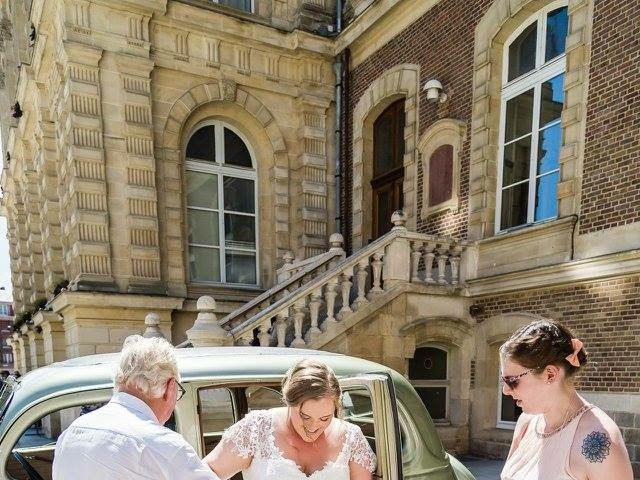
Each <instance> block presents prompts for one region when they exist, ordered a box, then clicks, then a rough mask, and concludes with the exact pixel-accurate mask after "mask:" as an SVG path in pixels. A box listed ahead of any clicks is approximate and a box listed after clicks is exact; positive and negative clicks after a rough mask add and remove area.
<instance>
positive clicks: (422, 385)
mask: <svg viewBox="0 0 640 480" xmlns="http://www.w3.org/2000/svg"><path fill="white" fill-rule="evenodd" d="M448 359H449V354H448V352H447V351H446V350H444V349H442V348H439V347H420V348H416V351H415V353H414V354H413V358H411V359H409V380H410V381H411V383H412V384H413V386H414V387H415V389H416V391H417V392H418V395H419V396H420V398H421V399H422V402H423V403H424V404H425V406H426V407H427V410H428V411H429V414H430V415H431V418H432V419H433V420H435V421H438V420H440V421H445V420H446V419H447V418H448V413H449V405H448V404H449V362H448Z"/></svg>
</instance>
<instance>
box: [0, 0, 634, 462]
mask: <svg viewBox="0 0 640 480" xmlns="http://www.w3.org/2000/svg"><path fill="white" fill-rule="evenodd" d="M17 5H18V4H17V3H13V2H3V4H2V15H3V17H2V24H1V25H2V32H3V39H4V46H5V48H4V51H3V52H0V55H1V56H2V65H3V66H4V67H3V71H4V72H5V73H4V75H5V79H6V80H5V88H4V90H3V100H2V101H3V102H4V103H3V105H5V106H6V107H7V108H8V106H10V105H12V106H14V107H15V104H16V102H17V103H18V104H19V107H20V113H21V115H16V109H15V108H14V116H15V117H17V118H13V119H12V120H11V121H9V120H7V119H5V118H4V117H3V120H2V121H3V122H4V123H3V129H2V135H3V145H5V148H6V150H7V152H8V156H7V161H6V162H5V167H4V170H3V173H2V188H3V199H2V205H3V209H4V213H5V215H6V216H7V218H8V221H9V222H8V223H9V240H10V245H11V265H12V281H13V288H14V292H15V301H14V307H15V310H16V313H18V314H22V313H24V314H26V316H23V317H21V318H24V319H26V320H25V322H24V323H23V324H21V325H20V326H19V328H18V329H17V331H16V332H14V334H13V337H12V340H11V343H12V346H13V348H14V352H15V353H16V368H18V369H20V370H28V369H30V368H34V367H37V366H39V365H40V364H41V363H43V364H46V363H50V362H52V361H56V360H59V359H62V358H65V357H69V356H77V355H84V354H89V353H99V352H105V351H113V350H116V349H118V347H119V345H120V344H121V341H122V339H123V338H124V337H125V336H126V335H128V334H130V333H133V332H140V331H141V330H142V329H143V328H144V323H143V319H144V317H145V315H146V313H147V312H149V311H153V312H155V313H157V318H159V328H160V330H161V331H162V332H163V333H164V335H165V336H167V337H168V338H171V339H172V341H173V342H174V343H176V344H178V343H181V342H183V340H185V339H187V337H188V339H189V341H191V343H193V344H194V345H197V344H199V343H201V340H200V339H201V336H198V335H200V334H201V333H202V332H204V331H206V330H207V329H209V333H210V334H211V336H217V337H216V338H217V340H218V341H219V342H222V343H225V342H229V343H236V344H251V345H257V344H259V345H269V344H272V345H273V344H277V345H280V346H289V345H290V346H307V347H313V348H321V349H330V350H334V351H341V352H345V353H350V354H354V355H358V356H362V357H367V358H371V359H373V360H376V361H379V362H382V363H385V364H387V365H390V366H392V367H393V368H396V369H397V370H399V371H401V372H403V373H405V374H406V375H407V376H408V377H409V378H410V379H411V380H412V382H413V383H414V385H415V386H416V388H417V389H418V391H419V393H420V395H421V396H422V398H423V399H424V401H425V403H426V404H427V406H428V408H429V409H430V412H431V414H432V417H433V418H434V419H435V420H436V423H437V425H438V428H439V430H440V433H441V437H442V438H443V440H444V443H445V446H446V447H447V448H449V449H451V450H455V451H457V452H474V453H478V454H483V455H488V456H495V457H503V456H505V454H506V451H507V448H508V445H509V442H510V439H511V436H512V434H513V427H514V424H515V419H516V418H517V415H518V411H517V408H515V406H514V405H513V404H512V403H510V401H509V399H508V398H506V397H503V396H502V394H501V391H500V386H499V365H498V356H497V352H498V348H499V346H500V344H501V343H502V342H503V341H504V340H505V339H506V338H507V337H508V336H509V334H510V333H511V332H512V331H513V330H515V329H516V328H517V327H518V326H520V325H522V324H525V323H527V322H529V321H531V320H532V319H536V318H541V317H544V318H553V319H557V320H560V321H562V322H564V323H566V324H568V325H569V326H570V327H572V328H574V329H575V331H576V332H577V334H578V335H579V336H580V337H581V338H582V339H583V340H584V342H585V344H586V345H587V347H588V350H589V352H590V355H591V359H592V365H591V366H589V367H588V368H587V369H586V371H585V373H584V375H583V376H582V378H581V384H580V388H581V392H582V393H583V394H584V395H585V396H586V397H587V398H588V399H589V400H591V401H593V402H595V403H597V404H598V405H600V406H601V407H603V408H604V409H605V410H607V411H609V412H610V413H611V414H612V415H613V417H614V418H615V419H616V420H617V421H618V423H619V424H620V426H621V427H622V430H623V433H624V435H625V439H626V441H627V443H628V446H629V452H630V455H631V458H632V461H633V462H634V468H635V469H636V470H635V471H636V474H637V475H638V474H639V473H640V471H639V470H638V468H639V467H638V465H639V462H640V457H639V456H638V455H640V451H639V448H640V441H639V437H638V435H639V433H640V402H639V400H638V396H637V389H638V380H637V379H638V372H639V371H640V364H639V363H638V360H637V359H638V358H639V357H640V356H639V355H638V353H639V350H640V343H639V341H638V338H640V336H639V334H640V318H639V315H640V303H639V302H638V294H639V293H640V253H639V252H640V213H639V212H640V190H639V188H638V185H640V165H639V164H638V162H637V160H636V159H637V156H638V153H640V145H639V143H638V140H637V138H640V137H639V135H638V134H639V133H640V132H639V131H638V130H639V128H640V127H639V125H638V122H637V121H636V119H637V113H638V105H639V102H640V91H638V88H639V87H638V85H640V82H638V78H637V77H638V72H640V69H639V68H638V67H639V66H640V65H639V63H640V56H639V55H640V48H639V47H638V45H637V42H635V41H634V38H635V36H636V35H635V33H634V32H637V27H638V22H637V18H639V17H640V15H638V14H639V13H640V11H639V10H640V6H639V4H638V2H622V3H620V2H607V1H604V0H602V1H601V0H570V1H562V0H557V1H556V0H554V1H547V0H544V1H543V0H482V1H475V2H468V1H467V2H464V1H461V0H421V1H412V0H395V1H375V0H352V1H347V2H346V4H345V6H344V7H345V8H344V11H343V12H342V15H341V17H342V18H341V20H342V22H343V23H342V24H341V22H339V21H337V17H340V16H337V15H336V14H335V2H333V1H329V0H253V1H252V2H249V1H247V2H244V1H222V0H221V1H220V2H211V1H204V0H202V1H201V0H183V1H178V0H144V1H137V2H131V1H127V0H112V1H109V2H106V1H102V0H91V1H85V0H64V1H60V2H54V1H48V0H41V1H37V2H36V1H34V2H24V3H19V5H20V7H18V6H17ZM21 8H22V10H21ZM31 24H33V35H32V37H33V38H32V40H31V41H30V43H29V42H26V43H24V38H25V36H27V38H28V34H29V33H30V32H29V30H30V28H28V27H30V25H31ZM7 32H9V33H7ZM21 39H22V40H21ZM19 42H23V43H22V44H20V43H19ZM10 63H21V67H20V69H19V71H18V73H17V77H16V78H13V79H10V78H9V77H10V75H15V74H16V72H15V71H13V72H10V69H7V68H6V65H8V64H10ZM396 209H401V210H403V212H404V214H403V215H398V214H396V215H394V216H393V218H392V222H391V223H390V222H389V219H390V218H391V212H393V211H394V210H396ZM389 229H391V231H390V232H389ZM335 231H339V232H340V233H341V234H342V238H344V244H343V243H341V242H342V240H341V236H333V237H332V239H331V240H332V241H331V242H330V243H327V242H328V237H329V234H331V233H333V232H335ZM203 295H209V296H212V297H214V298H215V299H216V302H215V303H214V302H211V301H210V300H206V301H202V302H200V309H199V310H200V314H199V315H202V316H201V317H199V319H198V320H197V321H196V323H195V325H194V322H193V321H194V318H195V314H196V307H197V305H196V299H197V298H198V297H201V296H203ZM42 299H45V303H46V304H45V303H42ZM39 307H43V308H39ZM27 317H28V318H27ZM216 318H217V319H218V320H219V323H220V324H221V325H222V327H223V329H222V330H221V329H219V326H218V323H216V322H217V321H218V320H216ZM192 326H193V327H192ZM204 336H205V337H206V335H204ZM204 343H206V342H204Z"/></svg>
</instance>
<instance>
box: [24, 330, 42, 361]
mask: <svg viewBox="0 0 640 480" xmlns="http://www.w3.org/2000/svg"><path fill="white" fill-rule="evenodd" d="M27 338H28V339H29V353H30V354H31V369H36V368H38V367H43V366H44V365H45V361H44V341H43V338H42V328H40V327H33V328H30V329H29V330H27Z"/></svg>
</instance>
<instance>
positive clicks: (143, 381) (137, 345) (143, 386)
mask: <svg viewBox="0 0 640 480" xmlns="http://www.w3.org/2000/svg"><path fill="white" fill-rule="evenodd" d="M173 351H174V347H173V345H171V344H170V343H169V342H167V341H166V340H165V339H163V338H143V337H141V336H140V335H131V336H130V337H127V338H126V339H125V341H124V344H123V345H122V354H121V357H120V365H119V366H118V370H117V372H116V376H115V379H114V390H115V391H116V392H119V391H121V390H123V389H124V388H134V389H137V390H139V391H140V392H141V393H142V394H144V395H145V396H147V397H149V398H160V397H161V396H162V395H163V394H164V392H165V389H166V387H167V382H168V381H169V380H171V379H172V378H175V379H176V380H178V381H179V380H180V374H179V373H178V363H177V362H176V357H175V354H174V353H173Z"/></svg>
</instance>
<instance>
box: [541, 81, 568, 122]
mask: <svg viewBox="0 0 640 480" xmlns="http://www.w3.org/2000/svg"><path fill="white" fill-rule="evenodd" d="M563 86H564V74H562V75H558V76H557V77H553V78H551V79H549V80H547V81H546V82H543V83H542V86H541V90H540V128H543V127H544V126H545V125H548V124H550V123H552V122H555V121H557V120H560V114H561V113H562V107H563V106H564V90H563Z"/></svg>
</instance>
